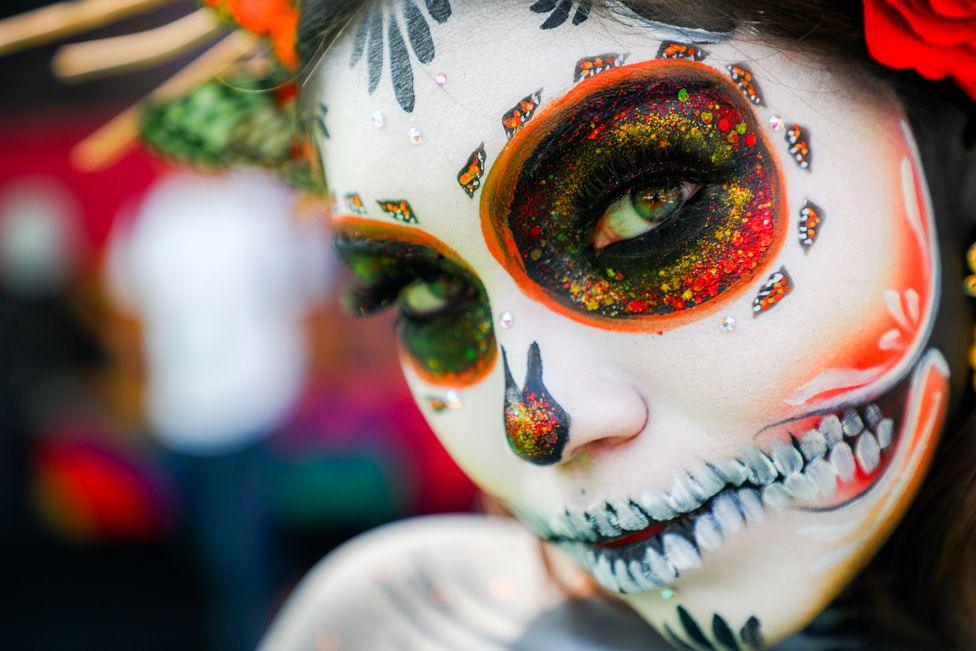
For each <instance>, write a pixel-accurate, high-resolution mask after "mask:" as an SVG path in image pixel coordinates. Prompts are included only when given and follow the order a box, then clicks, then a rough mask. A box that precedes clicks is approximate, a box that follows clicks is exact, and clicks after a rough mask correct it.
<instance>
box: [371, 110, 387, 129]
mask: <svg viewBox="0 0 976 651" xmlns="http://www.w3.org/2000/svg"><path fill="white" fill-rule="evenodd" d="M384 124H386V117H385V116H384V115H383V111H376V112H375V113H373V126H374V127H376V128H377V129H379V128H381V127H382V126H383V125H384Z"/></svg>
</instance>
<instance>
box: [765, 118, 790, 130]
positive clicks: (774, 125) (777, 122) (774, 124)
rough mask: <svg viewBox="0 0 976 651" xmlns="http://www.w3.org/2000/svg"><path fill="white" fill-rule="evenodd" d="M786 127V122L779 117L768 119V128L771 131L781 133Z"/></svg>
mask: <svg viewBox="0 0 976 651" xmlns="http://www.w3.org/2000/svg"><path fill="white" fill-rule="evenodd" d="M785 127H786V120H784V119H783V118H782V117H780V116H779V115H771V116H770V117H769V128H770V129H772V130H773V131H782V130H783V129H784V128H785Z"/></svg>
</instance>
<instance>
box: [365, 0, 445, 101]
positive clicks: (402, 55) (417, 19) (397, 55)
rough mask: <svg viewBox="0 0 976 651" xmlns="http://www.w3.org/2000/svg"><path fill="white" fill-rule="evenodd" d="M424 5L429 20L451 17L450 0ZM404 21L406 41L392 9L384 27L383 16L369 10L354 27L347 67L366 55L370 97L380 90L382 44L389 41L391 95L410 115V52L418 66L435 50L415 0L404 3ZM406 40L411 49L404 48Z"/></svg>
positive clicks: (425, 61) (411, 75)
mask: <svg viewBox="0 0 976 651" xmlns="http://www.w3.org/2000/svg"><path fill="white" fill-rule="evenodd" d="M426 5H427V11H428V12H429V13H430V17H431V18H433V19H434V20H435V21H436V22H438V23H443V22H444V21H446V20H447V19H448V18H450V16H451V3H450V0H426ZM403 20H404V22H405V24H406V26H407V38H406V40H405V39H404V37H403V33H402V32H401V30H400V24H399V22H398V21H397V16H396V14H395V13H394V12H393V11H392V10H391V11H390V13H389V15H388V16H387V17H386V21H385V22H386V25H385V26H384V18H383V14H381V13H380V12H379V11H371V12H370V13H369V14H367V15H366V16H365V17H364V18H363V20H362V21H360V23H359V26H358V27H357V28H356V34H355V36H354V37H353V44H352V55H351V56H350V58H349V66H350V67H353V66H355V65H356V64H357V63H359V61H360V60H361V59H362V58H363V53H364V52H365V53H366V74H367V79H368V86H367V88H368V90H369V92H370V93H371V94H372V92H373V91H375V90H376V89H377V88H378V87H379V84H380V79H381V78H382V76H383V58H384V57H383V50H384V44H385V41H388V47H389V53H390V80H391V82H392V84H393V94H394V96H396V99H397V103H398V104H399V105H400V107H401V108H402V109H403V110H404V111H406V112H407V113H410V112H412V111H413V108H414V102H415V94H414V76H413V63H412V61H411V59H410V50H412V51H413V55H414V56H415V57H416V58H417V60H418V61H420V63H423V64H427V63H430V62H431V61H433V60H434V55H435V53H436V48H435V46H434V38H433V36H432V35H431V32H430V25H429V24H428V22H427V18H426V17H425V16H424V14H423V12H421V11H420V7H418V6H417V3H416V2H415V0H403ZM408 41H409V43H410V50H408V49H407V42H408Z"/></svg>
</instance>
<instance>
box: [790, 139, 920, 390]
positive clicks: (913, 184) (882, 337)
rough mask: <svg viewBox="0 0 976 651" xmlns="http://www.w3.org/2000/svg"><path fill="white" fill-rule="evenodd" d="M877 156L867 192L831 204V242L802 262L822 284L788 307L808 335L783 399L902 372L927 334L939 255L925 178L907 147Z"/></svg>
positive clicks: (805, 274)
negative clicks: (802, 315) (801, 314)
mask: <svg viewBox="0 0 976 651" xmlns="http://www.w3.org/2000/svg"><path fill="white" fill-rule="evenodd" d="M899 142H901V140H899ZM882 162H883V166H882V168H881V169H880V170H879V174H878V182H877V183H875V184H874V185H872V186H867V187H871V188H872V191H871V192H869V193H868V194H867V196H863V197H857V198H855V197H854V196H851V197H849V198H848V199H847V200H846V201H844V202H843V203H841V204H838V205H837V206H836V207H835V210H834V212H835V213H837V214H836V215H835V217H834V220H833V221H834V222H835V224H830V223H828V224H827V227H830V226H835V228H834V232H832V233H831V234H830V238H831V239H830V240H828V239H827V238H826V237H825V238H824V240H825V241H824V242H823V245H824V246H823V247H822V249H819V250H818V249H817V248H814V249H813V250H812V251H811V252H810V255H811V256H813V255H819V256H820V259H819V260H818V261H817V263H816V264H815V265H809V269H804V268H803V267H800V268H799V271H798V275H799V277H800V278H801V279H802V280H803V281H805V282H807V283H819V284H820V285H821V287H822V289H820V290H817V289H814V290H813V294H812V296H811V297H810V299H811V300H809V301H806V304H805V305H797V306H794V307H796V308H797V311H800V310H802V311H805V312H807V317H806V319H805V322H806V324H807V330H808V332H809V333H810V334H811V340H810V341H808V342H807V346H806V347H805V349H802V350H803V352H804V354H802V355H801V356H799V357H798V362H799V363H797V364H796V365H795V367H794V370H793V371H792V372H791V373H790V375H789V376H788V377H787V381H786V382H785V383H784V385H785V386H786V387H787V388H788V391H787V395H786V397H785V401H786V402H787V404H789V405H793V406H800V405H803V406H806V407H810V406H812V405H813V406H815V405H818V404H819V403H822V402H827V401H830V399H831V398H834V397H836V396H838V395H841V394H848V393H850V392H851V391H856V390H857V389H859V388H862V387H866V386H868V385H872V384H875V383H877V382H878V381H879V380H882V379H884V378H886V377H888V376H891V375H900V374H901V371H902V370H903V368H904V365H905V364H907V363H908V362H909V361H910V360H911V359H912V358H914V357H915V354H916V353H917V352H918V350H919V348H920V347H921V346H922V345H923V344H924V342H925V339H926V338H927V336H928V331H929V326H930V323H931V320H932V318H933V315H934V312H935V307H936V305H935V303H936V293H935V279H936V272H937V266H938V260H937V259H936V258H935V257H934V256H935V254H934V253H933V248H932V242H933V241H934V238H935V233H934V232H933V227H932V224H931V219H930V215H929V211H928V207H927V204H926V202H925V201H924V196H925V194H924V188H923V186H922V184H923V183H924V179H923V178H922V176H921V172H920V170H919V169H918V168H917V167H916V165H915V164H914V163H913V161H912V157H911V153H910V152H909V151H908V149H907V148H906V147H904V146H899V147H889V148H888V153H886V154H885V155H884V157H883V158H882ZM838 208H839V210H838ZM841 218H843V219H846V220H849V222H848V224H843V223H837V222H840V220H841ZM811 272H812V273H811ZM799 295H800V293H799V292H798V296H799Z"/></svg>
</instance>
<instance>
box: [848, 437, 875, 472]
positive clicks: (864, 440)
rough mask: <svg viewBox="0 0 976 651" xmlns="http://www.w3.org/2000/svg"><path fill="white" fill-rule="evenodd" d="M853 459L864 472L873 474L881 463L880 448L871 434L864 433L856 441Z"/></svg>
mask: <svg viewBox="0 0 976 651" xmlns="http://www.w3.org/2000/svg"><path fill="white" fill-rule="evenodd" d="M854 457H855V458H856V459H857V463H858V465H859V466H861V469H862V470H863V471H864V472H874V469H875V468H877V467H878V464H879V463H880V462H881V448H880V447H878V442H877V441H876V440H875V438H874V435H873V434H872V433H871V432H864V433H863V434H861V436H859V437H858V439H857V445H856V446H855V447H854Z"/></svg>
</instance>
